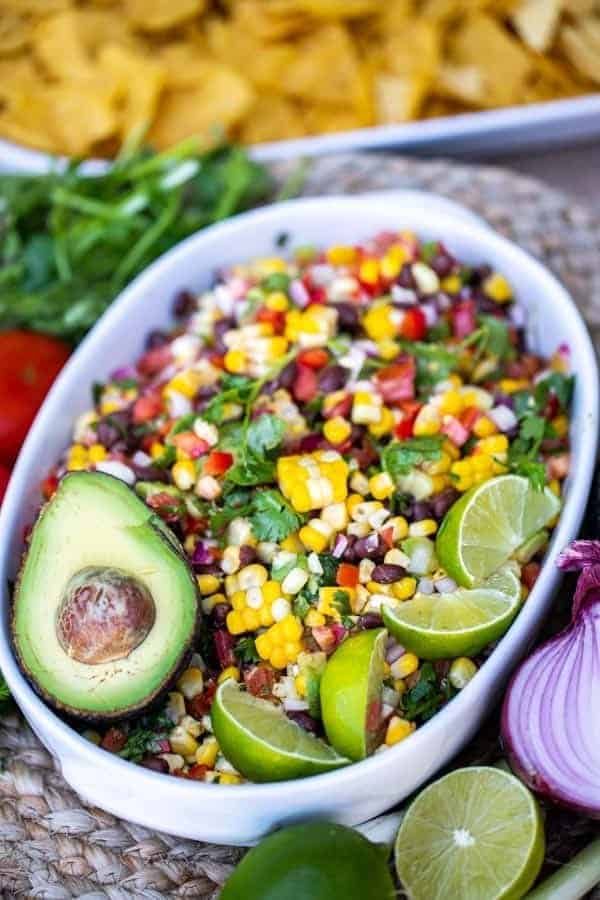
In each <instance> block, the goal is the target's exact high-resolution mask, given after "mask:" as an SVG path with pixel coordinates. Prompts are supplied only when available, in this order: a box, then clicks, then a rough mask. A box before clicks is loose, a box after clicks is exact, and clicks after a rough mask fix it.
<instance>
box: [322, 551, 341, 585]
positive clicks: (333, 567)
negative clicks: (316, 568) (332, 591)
mask: <svg viewBox="0 0 600 900" xmlns="http://www.w3.org/2000/svg"><path fill="white" fill-rule="evenodd" d="M319 562H320V563H321V568H322V569H323V574H322V575H319V584H321V585H324V586H326V585H334V584H335V576H336V575H337V570H338V568H339V565H340V561H339V559H336V558H335V556H332V555H331V553H320V554H319Z"/></svg>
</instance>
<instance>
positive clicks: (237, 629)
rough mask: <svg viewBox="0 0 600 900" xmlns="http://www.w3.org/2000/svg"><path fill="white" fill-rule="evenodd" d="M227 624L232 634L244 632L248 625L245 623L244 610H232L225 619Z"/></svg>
mask: <svg viewBox="0 0 600 900" xmlns="http://www.w3.org/2000/svg"><path fill="white" fill-rule="evenodd" d="M225 622H226V625H227V631H228V632H229V633H230V634H243V632H244V631H245V630H246V625H245V623H244V617H243V615H242V611H240V610H237V609H234V610H232V611H231V612H229V613H227V619H226V620H225Z"/></svg>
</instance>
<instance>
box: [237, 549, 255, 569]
mask: <svg viewBox="0 0 600 900" xmlns="http://www.w3.org/2000/svg"><path fill="white" fill-rule="evenodd" d="M255 559H256V550H255V549H254V547H250V545H249V544H244V545H243V546H241V547H240V565H241V566H249V565H250V563H253V562H254V560H255Z"/></svg>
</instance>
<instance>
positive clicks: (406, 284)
mask: <svg viewBox="0 0 600 900" xmlns="http://www.w3.org/2000/svg"><path fill="white" fill-rule="evenodd" d="M398 284H399V285H400V287H403V288H411V289H412V290H413V291H414V290H415V289H416V287H417V285H416V282H415V279H414V278H413V273H412V267H411V264H410V263H404V265H403V266H402V269H401V270H400V274H399V276H398Z"/></svg>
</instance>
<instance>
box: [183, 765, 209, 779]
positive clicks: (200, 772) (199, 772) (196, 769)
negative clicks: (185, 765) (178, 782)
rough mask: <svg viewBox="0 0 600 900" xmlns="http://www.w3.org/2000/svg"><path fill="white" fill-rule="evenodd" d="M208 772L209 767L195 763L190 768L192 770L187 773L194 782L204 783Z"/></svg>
mask: <svg viewBox="0 0 600 900" xmlns="http://www.w3.org/2000/svg"><path fill="white" fill-rule="evenodd" d="M207 772H208V766H203V765H201V764H200V763H195V764H194V765H193V766H191V767H190V770H189V772H188V773H187V777H188V778H191V779H192V781H204V776H205V775H206V773H207Z"/></svg>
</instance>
